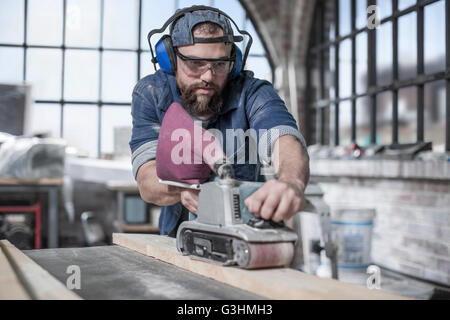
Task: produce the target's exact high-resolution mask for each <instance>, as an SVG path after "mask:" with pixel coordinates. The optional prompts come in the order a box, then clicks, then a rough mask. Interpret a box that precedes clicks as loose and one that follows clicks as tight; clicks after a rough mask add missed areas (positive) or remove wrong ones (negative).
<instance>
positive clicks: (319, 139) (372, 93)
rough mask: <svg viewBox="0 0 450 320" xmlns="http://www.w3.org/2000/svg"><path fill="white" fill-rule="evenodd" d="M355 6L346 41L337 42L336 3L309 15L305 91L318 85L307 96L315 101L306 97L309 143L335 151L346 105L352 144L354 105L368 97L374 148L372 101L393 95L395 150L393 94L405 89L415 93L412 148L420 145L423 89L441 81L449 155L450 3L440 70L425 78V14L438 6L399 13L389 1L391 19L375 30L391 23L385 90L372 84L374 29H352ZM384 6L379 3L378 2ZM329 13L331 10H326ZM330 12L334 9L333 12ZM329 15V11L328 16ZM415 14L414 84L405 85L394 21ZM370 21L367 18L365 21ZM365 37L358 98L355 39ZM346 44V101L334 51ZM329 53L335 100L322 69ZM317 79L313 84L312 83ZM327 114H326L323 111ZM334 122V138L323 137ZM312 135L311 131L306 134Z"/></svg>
mask: <svg viewBox="0 0 450 320" xmlns="http://www.w3.org/2000/svg"><path fill="white" fill-rule="evenodd" d="M356 1H361V2H362V1H363V0H351V32H350V33H349V34H347V35H345V36H340V30H339V25H340V23H339V17H340V15H339V0H330V1H327V0H318V1H317V3H316V8H315V12H314V20H313V21H315V22H314V24H313V26H312V32H311V39H310V44H309V51H308V59H307V65H308V69H307V70H308V72H307V77H308V86H309V89H312V88H313V86H314V85H313V84H311V83H314V81H315V80H317V81H316V83H318V86H317V88H314V89H316V90H317V91H315V90H307V92H314V93H315V94H316V97H313V96H312V95H311V94H310V95H309V96H308V97H307V99H308V100H307V101H308V108H309V109H310V112H311V113H312V115H311V116H310V119H309V120H310V121H314V122H315V123H316V127H315V132H314V133H312V134H311V133H310V136H311V140H313V141H314V142H316V143H320V144H322V145H328V144H331V142H330V140H331V141H333V142H334V144H335V145H340V138H341V137H340V130H339V127H340V125H341V122H340V119H339V108H340V106H341V104H342V103H343V102H345V101H349V102H350V103H351V141H352V142H356V140H357V127H358V124H357V120H356V119H357V118H356V112H357V99H360V98H364V97H367V98H368V99H369V107H370V143H371V144H372V145H376V144H377V141H376V138H377V123H376V120H377V95H379V94H380V93H384V92H392V97H393V98H392V124H391V126H392V145H399V144H400V143H399V131H398V129H399V113H398V100H399V99H398V94H399V90H401V89H402V88H407V87H411V86H413V87H415V88H417V123H416V128H417V130H416V131H417V132H416V142H415V143H416V144H418V143H422V142H425V129H424V114H425V113H424V104H425V101H424V96H425V94H424V91H425V90H424V87H425V85H426V84H428V83H431V82H434V81H439V80H444V81H445V82H446V85H445V86H446V95H445V101H446V109H445V112H446V113H445V133H444V135H445V137H444V138H445V151H446V152H449V151H450V0H444V1H445V28H446V35H445V36H446V43H445V50H446V52H445V55H446V56H445V70H442V71H440V72H435V73H432V74H426V73H425V70H424V8H425V7H426V6H427V5H431V4H433V3H435V2H438V1H439V0H417V2H416V3H415V4H414V5H412V6H410V7H407V8H405V9H403V10H398V2H399V1H398V0H392V13H391V15H389V16H387V17H385V18H383V19H381V21H380V25H382V24H384V23H386V22H391V23H392V33H393V37H392V48H393V52H392V61H393V65H392V68H393V73H392V76H393V80H392V82H391V83H390V84H388V85H378V84H377V65H376V61H377V57H376V54H377V39H376V37H377V34H376V31H377V29H375V28H369V27H368V26H367V25H366V26H365V27H363V28H357V27H356ZM381 1H383V0H381ZM374 5H377V3H376V0H367V6H366V8H367V7H369V6H374ZM330 7H331V9H330ZM332 7H334V8H332ZM333 9H334V10H333ZM411 12H416V14H417V72H416V75H415V76H414V77H413V78H410V79H407V80H400V79H399V63H398V57H399V52H398V41H399V40H398V21H399V18H401V17H403V16H405V15H407V14H409V13H411ZM327 15H328V18H330V17H329V16H330V15H332V17H331V20H332V24H333V25H334V32H332V33H333V36H334V39H333V40H330V38H329V37H327V26H326V19H327ZM369 16H370V15H369V14H368V16H367V17H369ZM363 32H367V50H368V55H367V58H368V59H367V60H368V61H367V71H368V73H367V80H368V84H367V90H366V91H365V92H363V93H357V91H356V80H355V79H356V37H357V35H359V34H361V33H363ZM347 39H350V41H351V52H352V56H351V61H352V62H351V74H352V81H351V90H352V91H351V96H349V97H344V98H343V97H340V96H339V85H340V83H339V79H340V78H339V72H340V70H339V69H340V67H339V62H340V56H339V53H340V52H339V51H340V50H339V48H340V46H341V44H342V42H343V41H345V40H347ZM332 47H334V48H335V49H334V59H333V60H334V61H333V62H334V70H335V72H334V74H333V75H332V77H333V79H332V81H333V82H334V96H329V93H328V92H327V91H326V84H325V81H326V72H327V71H329V70H327V65H326V63H325V61H326V58H327V53H329V52H330V49H331V48H332ZM314 70H317V72H318V75H319V76H318V77H315V74H314V73H315V72H314ZM317 78H318V79H317ZM332 109H334V114H331V110H332ZM328 110H330V111H329V112H330V113H327V111H328ZM330 119H333V120H334V121H333V122H334V124H333V125H334V132H332V133H329V132H328V133H327V127H329V121H330ZM310 130H313V131H314V129H313V128H310Z"/></svg>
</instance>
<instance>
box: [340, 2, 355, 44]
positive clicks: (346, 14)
mask: <svg viewBox="0 0 450 320" xmlns="http://www.w3.org/2000/svg"><path fill="white" fill-rule="evenodd" d="M351 31H352V28H351V0H339V35H341V36H345V35H347V34H349V33H350V32H351Z"/></svg>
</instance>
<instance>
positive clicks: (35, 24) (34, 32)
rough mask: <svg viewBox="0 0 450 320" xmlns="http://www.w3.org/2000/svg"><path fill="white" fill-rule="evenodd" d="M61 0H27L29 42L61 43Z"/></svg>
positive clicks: (43, 43)
mask: <svg viewBox="0 0 450 320" xmlns="http://www.w3.org/2000/svg"><path fill="white" fill-rule="evenodd" d="M62 23H63V1H62V0H28V25H27V37H28V39H27V40H28V42H29V43H30V44H42V45H61V43H62V33H63V28H62Z"/></svg>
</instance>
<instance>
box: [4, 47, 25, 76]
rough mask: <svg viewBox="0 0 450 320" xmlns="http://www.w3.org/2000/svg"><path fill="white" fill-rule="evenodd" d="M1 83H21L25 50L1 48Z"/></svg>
mask: <svg viewBox="0 0 450 320" xmlns="http://www.w3.org/2000/svg"><path fill="white" fill-rule="evenodd" d="M0 70H1V72H0V82H21V81H22V77H23V49H21V48H7V47H3V48H2V47H0Z"/></svg>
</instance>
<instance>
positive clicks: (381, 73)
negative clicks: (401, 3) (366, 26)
mask: <svg viewBox="0 0 450 320" xmlns="http://www.w3.org/2000/svg"><path fill="white" fill-rule="evenodd" d="M391 82H392V23H391V22H386V23H383V24H381V25H380V27H379V28H378V29H377V84H378V85H387V84H390V83H391Z"/></svg>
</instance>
